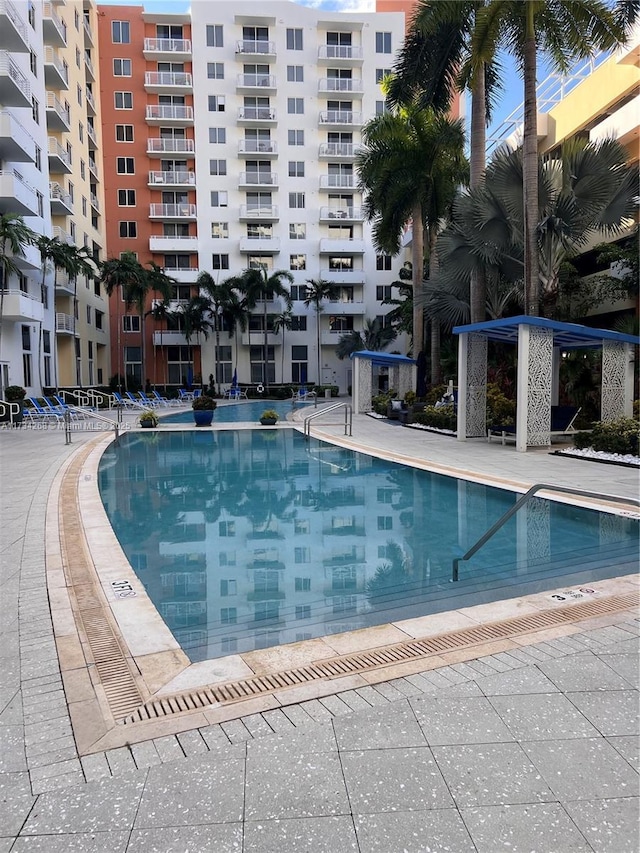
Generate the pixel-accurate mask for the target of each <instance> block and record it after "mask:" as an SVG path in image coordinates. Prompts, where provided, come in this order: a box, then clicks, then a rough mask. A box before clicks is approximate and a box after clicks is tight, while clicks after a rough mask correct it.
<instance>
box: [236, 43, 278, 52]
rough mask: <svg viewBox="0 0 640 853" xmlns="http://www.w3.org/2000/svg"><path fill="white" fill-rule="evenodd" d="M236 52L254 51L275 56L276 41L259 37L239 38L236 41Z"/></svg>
mask: <svg viewBox="0 0 640 853" xmlns="http://www.w3.org/2000/svg"><path fill="white" fill-rule="evenodd" d="M236 53H256V54H260V55H261V56H275V55H276V43H275V42H274V41H262V40H261V39H241V40H240V41H237V42H236Z"/></svg>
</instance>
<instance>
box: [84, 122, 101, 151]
mask: <svg viewBox="0 0 640 853" xmlns="http://www.w3.org/2000/svg"><path fill="white" fill-rule="evenodd" d="M87 136H88V137H89V142H92V143H93V147H94V148H97V147H98V137H97V135H96V129H95V127H94V126H93V125H92V124H90V123H89V122H87Z"/></svg>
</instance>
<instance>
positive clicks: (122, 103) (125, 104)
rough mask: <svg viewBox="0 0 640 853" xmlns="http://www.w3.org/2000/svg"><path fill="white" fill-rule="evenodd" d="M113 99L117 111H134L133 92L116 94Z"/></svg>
mask: <svg viewBox="0 0 640 853" xmlns="http://www.w3.org/2000/svg"><path fill="white" fill-rule="evenodd" d="M113 97H114V103H115V108H116V109H117V110H132V109H133V92H114V93H113Z"/></svg>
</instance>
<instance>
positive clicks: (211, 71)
mask: <svg viewBox="0 0 640 853" xmlns="http://www.w3.org/2000/svg"><path fill="white" fill-rule="evenodd" d="M207 77H208V78H209V80H224V62H207Z"/></svg>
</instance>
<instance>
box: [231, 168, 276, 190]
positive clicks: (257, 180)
mask: <svg viewBox="0 0 640 853" xmlns="http://www.w3.org/2000/svg"><path fill="white" fill-rule="evenodd" d="M238 181H239V183H241V184H250V185H251V186H261V187H275V186H277V184H278V176H277V174H276V173H275V172H240V174H239V177H238Z"/></svg>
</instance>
